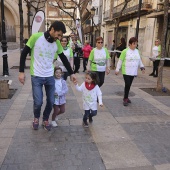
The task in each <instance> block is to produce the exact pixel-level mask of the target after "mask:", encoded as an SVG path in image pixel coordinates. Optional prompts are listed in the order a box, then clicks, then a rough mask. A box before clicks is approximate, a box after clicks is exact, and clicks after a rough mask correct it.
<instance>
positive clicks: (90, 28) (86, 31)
mask: <svg viewBox="0 0 170 170" xmlns="http://www.w3.org/2000/svg"><path fill="white" fill-rule="evenodd" d="M90 32H93V27H92V26H90V25H89V26H86V27H85V28H84V34H87V33H90Z"/></svg>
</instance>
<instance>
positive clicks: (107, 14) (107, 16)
mask: <svg viewBox="0 0 170 170" xmlns="http://www.w3.org/2000/svg"><path fill="white" fill-rule="evenodd" d="M111 19H112V16H111V10H110V9H109V10H107V11H105V12H104V15H103V21H108V20H111Z"/></svg>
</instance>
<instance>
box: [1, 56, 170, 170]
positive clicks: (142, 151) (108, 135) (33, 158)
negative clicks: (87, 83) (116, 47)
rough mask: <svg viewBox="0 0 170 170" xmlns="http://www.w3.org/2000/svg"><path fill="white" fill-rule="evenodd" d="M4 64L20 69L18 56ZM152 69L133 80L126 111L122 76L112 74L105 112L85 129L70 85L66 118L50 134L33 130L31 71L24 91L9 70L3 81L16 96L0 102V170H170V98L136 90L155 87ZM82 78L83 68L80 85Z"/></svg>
mask: <svg viewBox="0 0 170 170" xmlns="http://www.w3.org/2000/svg"><path fill="white" fill-rule="evenodd" d="M8 61H9V68H11V67H12V66H18V63H19V54H17V53H15V54H9V57H8ZM29 62H30V61H29V60H27V66H28V65H29ZM1 63H2V62H1ZM0 66H2V64H0ZM1 68H2V67H1ZM151 69H152V68H151V67H148V68H147V69H146V74H145V75H141V74H139V76H138V77H137V78H135V80H134V83H133V85H132V89H131V92H130V98H131V100H132V104H130V105H129V106H128V107H124V106H123V105H122V95H123V88H124V82H123V79H122V76H121V75H119V76H115V75H114V71H111V74H110V75H109V76H106V81H105V84H104V86H103V87H102V92H103V103H104V107H103V108H99V111H98V115H97V116H96V117H95V118H94V122H93V124H92V125H90V127H89V129H84V128H83V127H82V126H81V124H82V114H83V110H82V100H81V93H79V92H77V91H76V90H75V87H74V85H73V84H72V83H71V82H70V81H69V80H68V86H69V93H68V95H67V104H66V113H64V114H63V115H61V116H60V117H59V121H58V124H59V127H57V128H53V129H52V130H51V131H50V132H47V131H45V130H44V129H43V128H42V127H40V129H39V130H38V131H34V130H32V128H31V121H32V118H33V113H32V112H33V111H32V105H33V100H32V94H31V85H30V76H29V70H28V69H27V70H26V71H25V72H26V76H27V79H26V84H25V85H24V86H22V85H21V84H20V83H19V82H18V80H17V77H18V70H17V69H10V70H9V71H10V76H9V77H8V78H5V79H12V80H13V83H12V85H11V86H10V88H12V89H17V91H16V93H15V95H14V96H13V97H12V98H11V99H0V170H34V169H37V170H47V169H52V170H53V169H54V170H56V169H57V170H170V142H169V141H170V112H169V110H170V100H169V99H170V96H165V97H164V96H151V95H149V94H147V93H145V92H144V91H142V90H141V89H140V88H141V87H145V88H147V87H155V86H156V79H155V78H153V77H149V76H148V74H149V73H150V71H151ZM169 72H170V68H165V70H164V76H165V78H164V79H163V81H164V85H165V86H166V87H168V88H169V89H170V74H169ZM83 77H84V73H83V72H82V68H81V69H80V73H79V74H77V79H78V81H79V82H80V83H81V82H82V81H83ZM0 79H4V78H3V77H2V76H0ZM44 107H45V97H44V104H43V107H42V110H43V108H44Z"/></svg>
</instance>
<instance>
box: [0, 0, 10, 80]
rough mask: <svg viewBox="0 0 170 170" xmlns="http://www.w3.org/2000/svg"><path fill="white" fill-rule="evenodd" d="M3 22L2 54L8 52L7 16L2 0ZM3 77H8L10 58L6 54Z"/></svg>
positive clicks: (2, 0)
mask: <svg viewBox="0 0 170 170" xmlns="http://www.w3.org/2000/svg"><path fill="white" fill-rule="evenodd" d="M1 22H2V41H1V44H2V46H1V47H2V52H7V47H8V46H7V41H6V32H5V16H4V0H1ZM2 57H3V76H4V77H8V76H9V72H8V56H7V54H4V55H3V56H2Z"/></svg>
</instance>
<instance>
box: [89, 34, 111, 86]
mask: <svg viewBox="0 0 170 170" xmlns="http://www.w3.org/2000/svg"><path fill="white" fill-rule="evenodd" d="M87 71H94V72H96V73H97V75H98V77H99V84H98V85H99V87H101V86H102V85H103V83H104V78H105V73H106V74H109V73H110V56H109V52H108V50H107V49H106V48H104V47H103V38H102V37H97V38H96V48H94V49H93V50H92V51H91V53H90V56H89V60H88V65H87Z"/></svg>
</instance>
